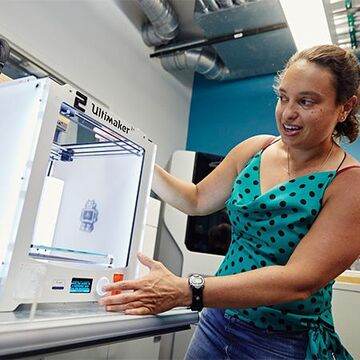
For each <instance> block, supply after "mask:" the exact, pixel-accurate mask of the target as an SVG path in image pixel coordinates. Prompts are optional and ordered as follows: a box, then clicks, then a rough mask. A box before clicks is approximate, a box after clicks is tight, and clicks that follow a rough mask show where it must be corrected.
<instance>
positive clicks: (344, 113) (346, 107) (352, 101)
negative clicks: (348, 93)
mask: <svg viewBox="0 0 360 360" xmlns="http://www.w3.org/2000/svg"><path fill="white" fill-rule="evenodd" d="M357 102H358V98H357V96H356V95H353V96H352V97H351V98H350V99H348V100H346V102H345V103H344V104H343V110H342V112H341V114H342V116H341V117H340V119H339V122H343V121H345V120H346V118H347V117H348V115H349V114H350V112H351V110H352V109H353V108H354V106H355V105H356V104H357Z"/></svg>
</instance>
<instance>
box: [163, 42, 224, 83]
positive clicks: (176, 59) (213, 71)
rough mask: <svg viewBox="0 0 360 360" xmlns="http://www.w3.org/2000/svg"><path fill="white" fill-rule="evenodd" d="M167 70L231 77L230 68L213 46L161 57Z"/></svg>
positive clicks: (209, 76)
mask: <svg viewBox="0 0 360 360" xmlns="http://www.w3.org/2000/svg"><path fill="white" fill-rule="evenodd" d="M160 60H161V64H162V66H163V68H164V69H165V70H166V71H169V72H173V71H174V70H175V71H179V70H192V71H196V72H198V73H200V74H203V75H204V76H205V77H206V78H207V79H211V80H220V81H221V80H226V79H229V78H230V77H231V74H230V71H229V69H228V68H227V67H226V66H225V65H224V64H223V62H222V61H221V59H219V57H217V55H216V53H215V52H214V50H213V49H211V48H207V49H205V48H200V49H199V48H198V49H191V50H185V51H178V52H176V53H175V54H171V55H165V56H162V57H161V59H160Z"/></svg>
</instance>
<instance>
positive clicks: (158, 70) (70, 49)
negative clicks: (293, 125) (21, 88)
mask: <svg viewBox="0 0 360 360" xmlns="http://www.w3.org/2000/svg"><path fill="white" fill-rule="evenodd" d="M124 1H134V2H135V0H120V2H119V0H1V3H0V36H1V35H2V36H4V37H5V38H7V39H8V40H9V41H10V42H11V43H13V44H15V45H16V46H18V47H19V48H21V49H22V50H25V51H26V52H28V53H29V54H30V55H32V56H33V57H35V58H36V59H38V60H40V61H41V62H42V63H44V64H46V65H47V66H48V67H49V68H51V69H53V70H55V71H56V72H57V73H59V74H61V75H62V76H63V77H64V78H66V79H69V80H70V81H71V82H72V83H73V84H74V85H75V86H78V87H80V88H82V89H83V90H85V91H87V92H88V93H89V94H91V95H93V96H95V97H96V98H97V99H99V100H101V101H102V102H104V103H105V104H106V105H108V106H109V107H110V109H111V111H113V112H115V113H116V114H118V115H119V117H121V118H122V119H124V120H125V121H127V122H129V123H130V124H133V125H135V126H137V127H139V128H140V129H142V130H143V131H144V132H145V133H146V134H147V135H148V136H149V137H150V138H151V139H152V140H153V141H154V142H155V143H156V144H157V145H158V154H157V162H158V163H159V164H161V165H165V164H166V163H167V161H168V160H169V159H170V156H171V154H172V153H173V152H174V150H177V149H184V148H185V144H186V138H187V129H188V116H189V108H190V99H191V87H190V86H189V87H186V86H184V85H183V84H182V83H180V82H179V81H177V80H176V79H175V78H174V77H173V76H172V75H171V74H169V73H167V72H166V71H165V70H163V69H162V67H161V65H160V62H159V60H157V59H150V58H149V54H150V53H151V52H152V51H153V49H149V48H147V47H146V46H145V45H144V43H143V41H142V39H141V34H140V32H139V30H138V29H137V28H136V27H135V26H134V25H133V23H132V22H131V21H130V20H129V19H128V18H127V17H126V15H125V14H124V12H123V10H122V6H120V5H121V2H124ZM130 5H133V4H130Z"/></svg>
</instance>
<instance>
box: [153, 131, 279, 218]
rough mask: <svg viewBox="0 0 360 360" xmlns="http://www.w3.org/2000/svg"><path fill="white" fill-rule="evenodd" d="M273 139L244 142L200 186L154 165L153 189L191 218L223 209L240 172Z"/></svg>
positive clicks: (264, 136)
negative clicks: (191, 216)
mask: <svg viewBox="0 0 360 360" xmlns="http://www.w3.org/2000/svg"><path fill="white" fill-rule="evenodd" d="M272 138H273V137H272V136H269V135H260V136H255V137H252V138H249V139H247V140H245V141H243V142H241V143H240V144H239V145H237V146H236V147H234V148H233V149H232V150H231V151H230V152H229V153H228V155H227V156H226V157H225V158H224V160H223V161H222V162H221V163H220V164H219V165H218V166H217V167H216V168H215V169H214V170H213V171H212V172H211V173H210V174H209V175H208V176H207V177H206V178H205V179H203V180H202V181H200V182H199V183H198V184H193V183H190V182H186V181H183V180H181V179H178V178H176V177H175V176H173V175H171V174H169V173H168V172H167V171H165V170H164V169H162V168H161V167H160V166H158V165H155V168H154V177H153V184H152V189H153V191H154V192H155V193H156V194H157V195H158V196H159V197H160V199H161V200H163V201H164V202H166V203H168V204H170V205H171V206H173V207H175V208H177V209H178V210H180V211H182V212H184V213H186V214H188V215H207V214H210V213H212V212H215V211H217V210H220V209H222V208H223V207H224V203H225V201H226V200H227V199H228V197H229V196H230V192H231V188H232V184H233V182H234V179H235V177H236V176H237V174H238V173H239V171H240V170H241V169H242V168H243V166H244V165H245V163H246V162H247V161H248V160H249V159H250V157H251V156H253V155H254V154H255V153H256V152H257V151H259V150H260V149H261V147H262V146H263V145H264V144H266V142H268V141H269V140H271V139H272Z"/></svg>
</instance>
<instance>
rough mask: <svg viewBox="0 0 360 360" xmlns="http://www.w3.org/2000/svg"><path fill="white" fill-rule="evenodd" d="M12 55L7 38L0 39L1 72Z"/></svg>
mask: <svg viewBox="0 0 360 360" xmlns="http://www.w3.org/2000/svg"><path fill="white" fill-rule="evenodd" d="M9 57H10V46H9V44H8V42H7V41H6V40H5V39H0V74H1V73H2V70H3V68H4V66H5V63H6V62H7V61H8V59H9Z"/></svg>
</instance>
